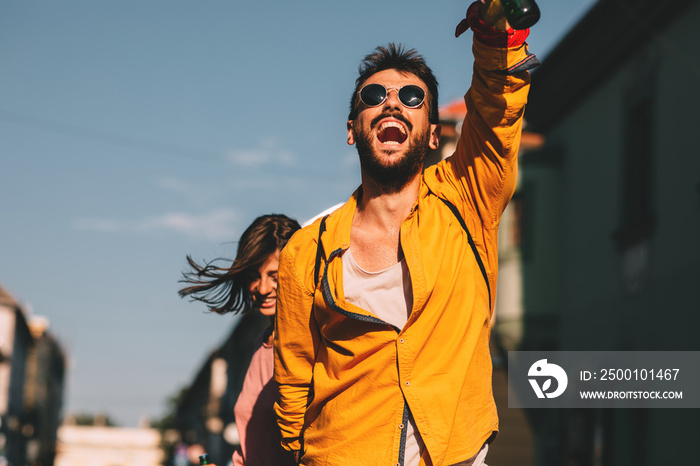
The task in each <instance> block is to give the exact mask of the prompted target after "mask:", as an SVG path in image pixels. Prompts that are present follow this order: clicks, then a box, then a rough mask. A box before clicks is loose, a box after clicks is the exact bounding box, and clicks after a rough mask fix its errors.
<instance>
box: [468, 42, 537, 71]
mask: <svg viewBox="0 0 700 466" xmlns="http://www.w3.org/2000/svg"><path fill="white" fill-rule="evenodd" d="M472 50H473V53H474V64H475V65H476V66H478V67H479V68H481V69H483V70H487V71H495V72H499V73H502V74H507V75H511V74H516V73H520V72H522V71H528V70H531V69H533V68H536V67H538V66H539V65H540V61H539V60H538V59H537V57H536V56H535V55H533V54H531V53H530V52H529V51H528V49H527V44H522V45H519V46H518V47H510V48H495V47H490V46H487V45H485V44H483V43H481V42H479V41H474V43H473V47H472Z"/></svg>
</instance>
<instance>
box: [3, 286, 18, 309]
mask: <svg viewBox="0 0 700 466" xmlns="http://www.w3.org/2000/svg"><path fill="white" fill-rule="evenodd" d="M0 305H4V306H10V307H18V306H19V303H18V302H17V299H16V298H15V297H14V296H12V295H11V294H10V292H9V291H7V290H5V288H3V287H2V285H0Z"/></svg>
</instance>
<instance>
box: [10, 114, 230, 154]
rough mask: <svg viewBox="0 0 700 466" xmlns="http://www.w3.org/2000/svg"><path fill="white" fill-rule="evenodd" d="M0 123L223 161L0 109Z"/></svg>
mask: <svg viewBox="0 0 700 466" xmlns="http://www.w3.org/2000/svg"><path fill="white" fill-rule="evenodd" d="M0 120H3V121H7V122H9V123H13V124H16V125H20V126H25V127H29V128H34V129H39V130H42V131H53V132H55V133H61V134H66V135H69V136H76V137H79V138H82V139H89V140H92V141H98V142H104V143H107V144H112V145H117V146H121V147H125V148H128V149H136V150H140V151H147V152H153V153H157V154H161V155H167V156H175V157H180V158H184V159H189V160H196V161H197V162H203V161H209V162H214V161H221V160H222V159H223V154H220V153H217V152H214V151H206V150H201V149H193V148H189V147H183V146H178V145H175V144H167V143H163V142H156V141H149V140H147V139H141V138H136V137H133V136H125V135H122V134H117V133H112V132H109V131H101V130H96V129H92V128H85V127H81V126H77V125H71V124H68V123H62V122H58V121H54V120H48V119H45V118H38V117H34V116H30V115H26V114H22V113H17V112H10V111H7V110H2V109H0Z"/></svg>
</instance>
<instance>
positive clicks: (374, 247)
mask: <svg viewBox="0 0 700 466" xmlns="http://www.w3.org/2000/svg"><path fill="white" fill-rule="evenodd" d="M420 180H421V175H420V174H418V175H417V176H416V177H414V178H413V179H412V180H411V181H409V182H408V183H407V184H406V185H405V186H404V187H403V188H402V189H401V190H399V191H396V192H385V191H384V190H382V189H381V187H380V186H378V185H377V184H376V183H374V182H373V180H368V179H367V177H364V176H363V180H362V195H361V197H360V199H359V203H358V205H357V211H356V212H355V216H354V217H353V221H352V227H351V230H350V247H352V248H353V251H354V252H353V257H354V258H355V261H356V262H357V263H358V265H359V266H360V267H362V268H363V269H365V270H368V271H377V270H384V269H386V268H387V267H390V266H392V265H394V264H395V263H397V262H398V261H400V260H401V258H402V255H403V254H402V251H401V246H400V243H399V240H400V231H401V223H402V222H403V221H404V219H405V218H406V217H408V215H409V214H410V213H411V209H412V208H413V206H414V204H415V203H416V199H418V192H419V189H420Z"/></svg>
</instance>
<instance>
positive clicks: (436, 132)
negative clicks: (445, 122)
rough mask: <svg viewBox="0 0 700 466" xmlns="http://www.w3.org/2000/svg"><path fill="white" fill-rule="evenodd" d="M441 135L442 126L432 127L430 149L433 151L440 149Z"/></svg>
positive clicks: (429, 141)
mask: <svg viewBox="0 0 700 466" xmlns="http://www.w3.org/2000/svg"><path fill="white" fill-rule="evenodd" d="M440 133H442V126H440V125H430V138H429V140H428V147H430V148H431V149H433V150H435V149H437V148H438V147H440Z"/></svg>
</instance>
